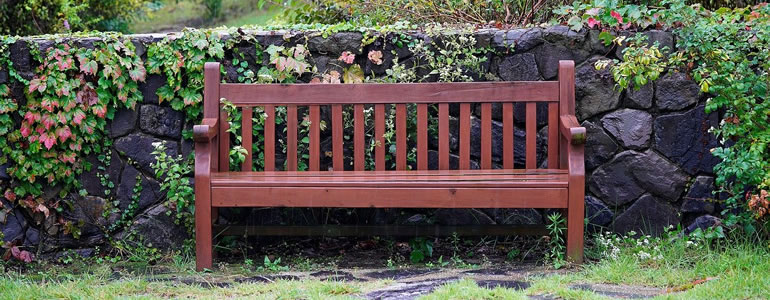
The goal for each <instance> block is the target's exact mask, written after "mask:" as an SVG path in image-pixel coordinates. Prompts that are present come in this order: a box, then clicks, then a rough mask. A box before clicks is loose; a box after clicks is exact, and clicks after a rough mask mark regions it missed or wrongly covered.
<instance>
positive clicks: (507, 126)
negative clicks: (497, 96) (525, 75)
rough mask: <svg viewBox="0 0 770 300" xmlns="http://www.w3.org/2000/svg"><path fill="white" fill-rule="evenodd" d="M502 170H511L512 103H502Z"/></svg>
mask: <svg viewBox="0 0 770 300" xmlns="http://www.w3.org/2000/svg"><path fill="white" fill-rule="evenodd" d="M503 168H505V169H513V103H503Z"/></svg>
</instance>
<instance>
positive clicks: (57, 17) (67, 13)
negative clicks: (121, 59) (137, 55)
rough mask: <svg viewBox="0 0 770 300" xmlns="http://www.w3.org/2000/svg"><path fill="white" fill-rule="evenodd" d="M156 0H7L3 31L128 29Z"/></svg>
mask: <svg viewBox="0 0 770 300" xmlns="http://www.w3.org/2000/svg"><path fill="white" fill-rule="evenodd" d="M152 1H153V0H46V1H40V0H6V1H3V2H2V4H0V34H8V35H40V34H48V33H57V32H68V31H83V30H101V31H118V32H127V31H128V24H129V22H132V21H135V19H136V17H135V16H136V15H137V14H136V12H137V11H138V10H141V9H142V8H143V7H144V5H145V4H146V3H148V2H152Z"/></svg>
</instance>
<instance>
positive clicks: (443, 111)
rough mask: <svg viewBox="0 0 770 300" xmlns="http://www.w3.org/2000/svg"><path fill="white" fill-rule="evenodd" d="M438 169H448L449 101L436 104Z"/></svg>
mask: <svg viewBox="0 0 770 300" xmlns="http://www.w3.org/2000/svg"><path fill="white" fill-rule="evenodd" d="M438 169H439V170H449V103H441V104H439V105H438Z"/></svg>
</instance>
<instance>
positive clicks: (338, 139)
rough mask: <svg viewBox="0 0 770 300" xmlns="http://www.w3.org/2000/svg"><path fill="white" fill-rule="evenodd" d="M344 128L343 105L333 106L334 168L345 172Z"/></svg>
mask: <svg viewBox="0 0 770 300" xmlns="http://www.w3.org/2000/svg"><path fill="white" fill-rule="evenodd" d="M344 126H345V124H343V123H342V105H341V104H335V105H332V144H333V145H332V168H333V169H334V171H344V170H345V167H344V164H343V158H345V153H343V152H342V151H343V150H342V148H343V147H342V145H343V138H342V135H343V133H342V129H343V127H344Z"/></svg>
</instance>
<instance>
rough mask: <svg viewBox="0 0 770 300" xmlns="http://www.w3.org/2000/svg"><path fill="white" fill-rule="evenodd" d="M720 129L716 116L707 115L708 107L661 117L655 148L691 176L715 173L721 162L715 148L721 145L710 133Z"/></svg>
mask: <svg viewBox="0 0 770 300" xmlns="http://www.w3.org/2000/svg"><path fill="white" fill-rule="evenodd" d="M718 126H719V121H718V118H717V115H716V113H712V114H709V115H707V114H706V111H705V106H704V105H699V106H696V107H695V108H693V109H691V110H689V111H687V112H684V113H673V114H669V115H663V116H659V117H657V118H656V119H655V148H656V149H657V150H658V151H660V152H661V153H663V155H665V156H666V157H668V158H669V159H671V160H673V161H675V162H676V163H678V164H679V165H680V166H681V167H682V169H683V170H684V171H685V172H687V173H689V174H696V173H699V172H703V173H709V174H713V173H714V166H716V164H717V163H719V159H718V158H717V157H715V156H713V155H712V154H711V149H712V148H716V147H718V146H719V144H718V142H717V140H716V137H714V135H713V134H711V133H709V132H708V130H709V128H711V127H718Z"/></svg>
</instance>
